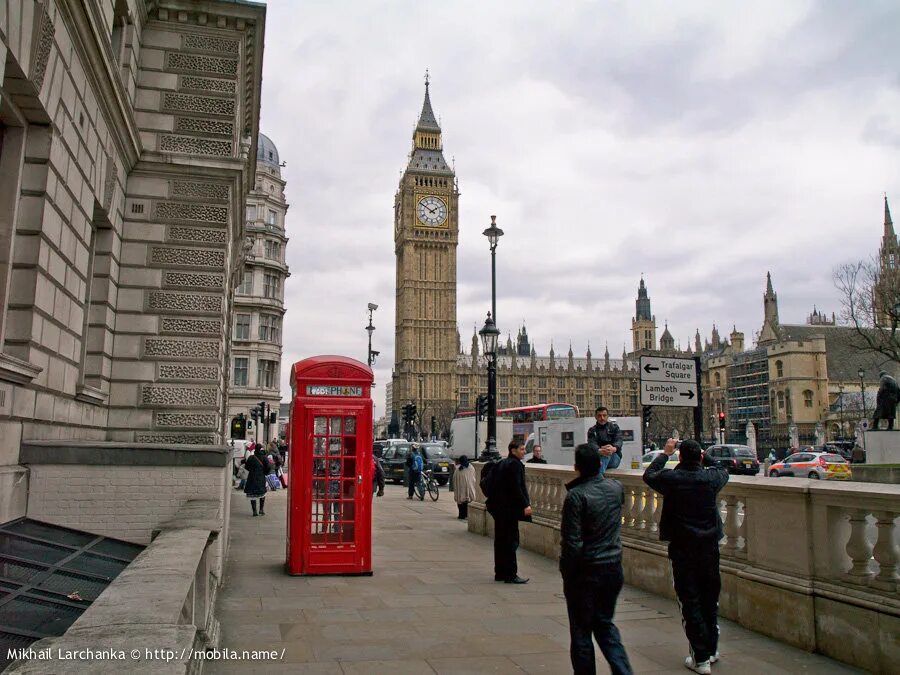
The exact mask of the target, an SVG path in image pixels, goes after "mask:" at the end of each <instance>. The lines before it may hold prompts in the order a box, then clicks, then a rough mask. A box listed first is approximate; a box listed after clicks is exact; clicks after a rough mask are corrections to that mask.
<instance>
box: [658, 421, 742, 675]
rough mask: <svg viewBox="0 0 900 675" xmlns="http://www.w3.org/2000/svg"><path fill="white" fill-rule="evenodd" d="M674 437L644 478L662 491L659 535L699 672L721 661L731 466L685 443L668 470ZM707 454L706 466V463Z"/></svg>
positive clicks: (691, 658) (690, 660)
mask: <svg viewBox="0 0 900 675" xmlns="http://www.w3.org/2000/svg"><path fill="white" fill-rule="evenodd" d="M675 445H676V441H675V439H673V438H670V439H669V440H668V441H667V442H666V446H665V449H664V450H663V452H661V453H660V454H659V455H657V456H656V457H655V458H654V459H653V461H652V462H651V463H650V466H648V467H647V470H646V471H645V472H644V482H645V483H646V484H647V485H649V486H650V487H651V488H653V489H654V490H656V491H657V492H658V493H660V494H661V495H662V496H663V506H662V515H661V516H660V521H659V538H660V540H662V541H668V542H669V559H670V560H671V561H672V576H673V577H674V579H675V593H676V594H677V595H678V601H679V603H680V604H681V615H682V618H683V620H684V630H685V633H686V634H687V639H688V642H689V643H690V647H691V654H690V656H688V657H687V658H686V659H685V665H686V666H687V667H688V668H690V669H691V670H693V671H695V672H698V673H709V672H710V663H715V662H716V661H718V660H719V652H718V642H719V624H718V617H717V615H718V608H719V591H720V589H721V586H722V583H721V580H720V577H719V540H720V539H722V536H723V529H722V519H721V517H720V516H719V508H718V503H717V502H718V498H717V495H718V493H719V491H720V490H721V489H722V488H723V487H725V484H726V483H727V482H728V471H727V470H725V469H724V468H721V467H718V466H716V465H715V463H714V462H712V461H711V460H708V459H707V458H705V457H703V453H702V451H701V449H700V444H699V443H697V442H696V441H692V440H687V441H683V442H682V443H681V449H680V452H681V461H680V462H679V464H678V466H676V467H675V468H674V469H666V468H665V466H666V461H667V460H668V459H669V457H671V456H672V454H673V453H674V452H675ZM701 457H702V465H701Z"/></svg>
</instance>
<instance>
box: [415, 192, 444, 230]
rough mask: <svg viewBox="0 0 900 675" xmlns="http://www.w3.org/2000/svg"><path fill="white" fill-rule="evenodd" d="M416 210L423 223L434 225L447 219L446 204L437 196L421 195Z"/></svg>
mask: <svg viewBox="0 0 900 675" xmlns="http://www.w3.org/2000/svg"><path fill="white" fill-rule="evenodd" d="M417 211H418V215H419V220H420V221H421V222H422V224H423V225H430V226H431V227H435V226H437V225H440V224H441V223H443V222H444V221H445V220H447V205H446V204H444V202H443V200H442V199H440V198H439V197H422V199H420V200H419V205H418V209H417Z"/></svg>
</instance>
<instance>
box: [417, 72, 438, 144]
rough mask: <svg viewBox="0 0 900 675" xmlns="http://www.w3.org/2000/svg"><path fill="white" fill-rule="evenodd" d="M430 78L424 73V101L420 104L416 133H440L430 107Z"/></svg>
mask: <svg viewBox="0 0 900 675" xmlns="http://www.w3.org/2000/svg"><path fill="white" fill-rule="evenodd" d="M430 86H431V76H430V75H429V74H428V71H427V70H426V71H425V101H424V102H423V103H422V114H420V115H419V123H418V124H416V131H430V132H437V133H440V131H441V126H440V125H439V124H438V121H437V117H436V116H435V114H434V109H433V108H432V107H431V93H430Z"/></svg>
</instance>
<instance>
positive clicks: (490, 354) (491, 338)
mask: <svg viewBox="0 0 900 675" xmlns="http://www.w3.org/2000/svg"><path fill="white" fill-rule="evenodd" d="M482 234H483V235H484V236H485V237H487V238H488V243H489V244H490V247H491V312H490V314H488V317H487V321H485V322H484V328H482V329H481V330H480V331H479V335H481V341H482V343H483V345H482V346H483V347H484V353H485V355H486V356H487V358H488V431H487V439H486V441H485V446H484V453H483V454H482V456H481V459H482V460H484V461H490V460H493V459H495V458H497V457H499V456H500V453H499V452H497V339H498V338H499V336H500V330H499V329H498V328H497V243H498V242H499V241H500V237H502V236H503V230H501V229H500V228H499V227H497V216H491V226H490V227H488V228H486V229H485V230H484V232H482Z"/></svg>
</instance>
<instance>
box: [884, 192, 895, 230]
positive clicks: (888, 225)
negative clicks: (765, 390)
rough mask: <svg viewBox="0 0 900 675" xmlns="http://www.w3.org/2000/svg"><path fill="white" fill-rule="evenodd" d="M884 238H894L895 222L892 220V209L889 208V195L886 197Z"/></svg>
mask: <svg viewBox="0 0 900 675" xmlns="http://www.w3.org/2000/svg"><path fill="white" fill-rule="evenodd" d="M884 236H885V237H890V238H893V237H894V221H893V220H891V207H890V206H888V198H887V193H885V195H884Z"/></svg>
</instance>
